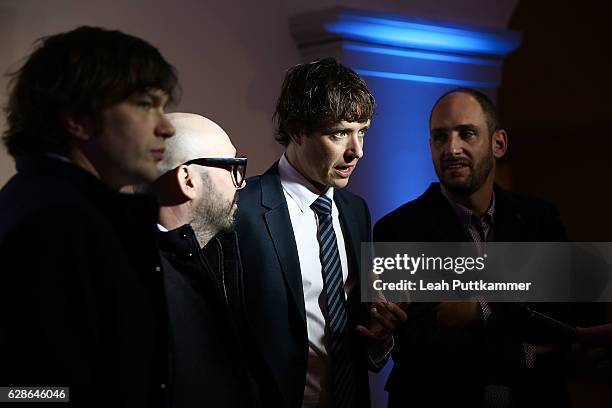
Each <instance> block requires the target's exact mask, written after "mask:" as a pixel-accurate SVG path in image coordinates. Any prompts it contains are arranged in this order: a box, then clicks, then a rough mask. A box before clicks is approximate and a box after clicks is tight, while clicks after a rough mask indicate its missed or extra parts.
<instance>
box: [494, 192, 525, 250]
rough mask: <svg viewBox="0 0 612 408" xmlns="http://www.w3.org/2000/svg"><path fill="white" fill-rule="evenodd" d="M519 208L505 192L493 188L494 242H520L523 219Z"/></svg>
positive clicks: (523, 225)
mask: <svg viewBox="0 0 612 408" xmlns="http://www.w3.org/2000/svg"><path fill="white" fill-rule="evenodd" d="M520 207H521V206H520V205H519V204H518V203H517V202H516V200H514V199H513V197H511V196H510V194H508V193H507V192H506V191H505V190H503V189H502V188H500V187H499V186H497V185H496V186H495V215H494V217H495V218H494V221H493V223H494V228H495V240H496V241H501V242H521V241H523V240H525V239H528V237H526V236H525V234H524V231H526V230H528V228H525V223H526V221H525V219H524V218H523V215H522V214H521V213H522V211H521V208H520Z"/></svg>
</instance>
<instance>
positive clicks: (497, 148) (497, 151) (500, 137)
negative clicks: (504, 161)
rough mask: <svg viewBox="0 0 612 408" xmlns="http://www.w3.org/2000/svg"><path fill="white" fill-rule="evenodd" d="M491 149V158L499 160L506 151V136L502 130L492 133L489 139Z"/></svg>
mask: <svg viewBox="0 0 612 408" xmlns="http://www.w3.org/2000/svg"><path fill="white" fill-rule="evenodd" d="M491 144H492V146H491V148H492V149H493V156H494V157H495V158H496V159H501V158H502V157H504V155H505V154H506V151H507V150H508V134H507V133H506V131H505V130H504V129H498V130H496V131H495V133H493V137H492V138H491Z"/></svg>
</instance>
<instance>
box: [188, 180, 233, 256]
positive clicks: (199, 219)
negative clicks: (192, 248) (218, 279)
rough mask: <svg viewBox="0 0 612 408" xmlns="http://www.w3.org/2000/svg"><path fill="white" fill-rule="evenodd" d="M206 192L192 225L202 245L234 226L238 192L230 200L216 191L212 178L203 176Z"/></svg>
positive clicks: (197, 208)
mask: <svg viewBox="0 0 612 408" xmlns="http://www.w3.org/2000/svg"><path fill="white" fill-rule="evenodd" d="M202 182H203V188H204V191H207V192H208V194H205V195H204V196H203V197H201V198H200V201H199V203H198V204H197V205H196V206H195V208H194V210H193V221H192V222H191V226H192V228H193V231H194V232H195V235H196V238H197V239H198V242H199V243H200V245H201V246H205V245H206V244H207V243H208V241H210V240H211V239H212V238H213V237H214V236H215V235H217V234H219V233H221V232H229V231H231V230H232V229H233V228H234V223H235V220H236V211H234V204H235V203H236V198H237V197H238V192H236V194H234V197H233V199H231V200H228V199H227V198H225V197H224V196H223V195H222V194H220V193H219V192H218V191H216V190H215V189H214V187H213V185H212V183H211V181H210V179H209V178H208V177H207V176H205V175H203V176H202Z"/></svg>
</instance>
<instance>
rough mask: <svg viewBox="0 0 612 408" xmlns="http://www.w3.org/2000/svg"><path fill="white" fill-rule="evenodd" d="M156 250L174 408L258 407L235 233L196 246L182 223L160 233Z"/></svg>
mask: <svg viewBox="0 0 612 408" xmlns="http://www.w3.org/2000/svg"><path fill="white" fill-rule="evenodd" d="M160 249H161V252H162V259H163V266H164V267H163V271H164V283H165V290H166V298H167V302H168V315H169V326H170V333H171V350H172V353H171V364H172V372H173V375H172V377H173V381H172V394H173V400H174V403H175V406H176V408H185V407H204V406H211V407H256V406H258V401H257V396H256V394H255V392H256V387H255V385H254V380H253V378H252V377H251V375H250V371H249V368H248V366H249V360H248V358H249V356H248V354H247V352H246V350H247V349H248V348H249V347H250V345H249V344H248V338H249V337H250V335H249V332H248V331H247V330H246V324H245V323H244V316H245V310H244V295H243V285H242V268H241V265H240V258H239V253H238V246H237V241H236V235H235V233H226V234H219V235H217V236H216V237H214V238H213V239H212V240H211V241H210V242H209V243H208V244H207V245H206V247H205V248H204V249H203V250H200V249H199V244H198V241H197V239H196V237H195V234H194V232H193V229H192V228H191V227H190V226H189V225H184V226H182V227H180V228H177V229H175V230H172V231H169V232H161V233H160Z"/></svg>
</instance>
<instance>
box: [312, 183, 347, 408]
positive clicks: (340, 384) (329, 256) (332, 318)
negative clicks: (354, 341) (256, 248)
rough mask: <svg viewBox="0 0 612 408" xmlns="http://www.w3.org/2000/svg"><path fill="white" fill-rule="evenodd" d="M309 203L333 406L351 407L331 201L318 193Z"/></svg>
mask: <svg viewBox="0 0 612 408" xmlns="http://www.w3.org/2000/svg"><path fill="white" fill-rule="evenodd" d="M310 207H311V208H312V209H313V211H314V212H315V213H316V214H317V218H318V219H319V231H318V232H319V233H318V235H319V256H320V258H321V269H322V271H323V286H324V288H325V293H326V294H327V329H328V339H329V342H328V346H329V350H330V361H331V371H332V397H333V407H336V408H344V407H353V406H355V368H354V366H353V361H352V359H351V355H350V351H349V346H348V344H347V340H348V337H347V334H348V333H347V328H348V318H347V312H346V305H345V303H346V302H345V299H344V281H343V279H342V265H341V264H340V254H339V253H338V243H337V241H336V233H335V232H334V227H333V223H332V215H331V214H332V201H331V199H329V198H328V197H327V196H324V195H322V196H319V198H317V199H316V201H315V202H314V203H312V205H311V206H310Z"/></svg>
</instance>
